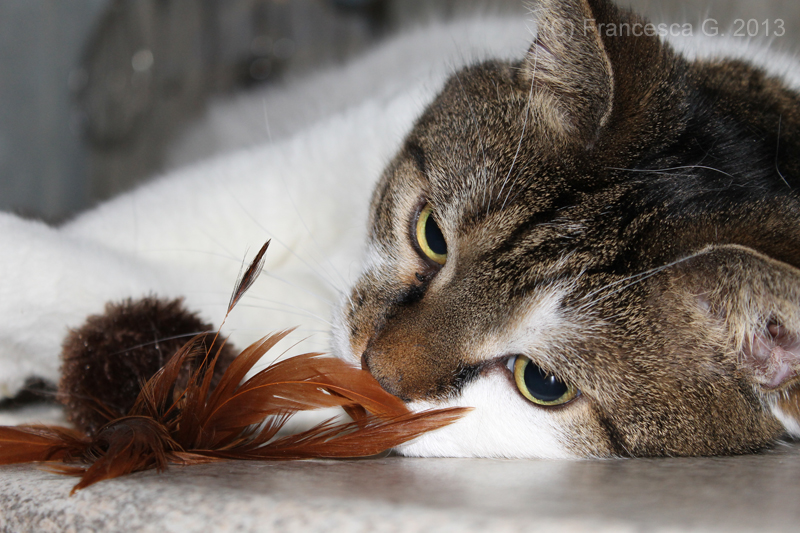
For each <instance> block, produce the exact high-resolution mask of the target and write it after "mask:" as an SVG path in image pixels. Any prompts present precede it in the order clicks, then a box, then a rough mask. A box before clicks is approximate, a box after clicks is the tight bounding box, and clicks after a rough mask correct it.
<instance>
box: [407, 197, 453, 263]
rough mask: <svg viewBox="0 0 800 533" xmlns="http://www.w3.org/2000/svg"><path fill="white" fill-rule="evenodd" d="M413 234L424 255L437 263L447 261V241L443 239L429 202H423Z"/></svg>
mask: <svg viewBox="0 0 800 533" xmlns="http://www.w3.org/2000/svg"><path fill="white" fill-rule="evenodd" d="M414 234H415V237H416V240H417V246H418V247H419V249H420V251H421V252H422V254H423V255H424V256H425V257H427V258H428V259H430V260H431V261H433V262H434V263H437V264H439V265H443V264H444V263H445V261H447V241H445V240H444V234H443V233H442V230H441V229H440V228H439V224H437V223H436V219H435V218H434V216H433V207H431V204H425V207H423V208H422V210H421V211H420V212H419V216H418V217H417V223H416V225H415V227H414Z"/></svg>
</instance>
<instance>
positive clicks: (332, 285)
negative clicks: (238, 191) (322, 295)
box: [228, 190, 343, 294]
mask: <svg viewBox="0 0 800 533" xmlns="http://www.w3.org/2000/svg"><path fill="white" fill-rule="evenodd" d="M228 192H229V193H230V195H231V197H232V198H233V201H234V202H236V204H237V205H238V206H239V208H240V209H241V210H242V212H243V213H245V215H247V217H248V218H249V219H250V220H251V221H252V222H253V223H254V224H255V225H256V226H258V228H259V229H260V230H261V231H263V232H264V233H265V234H267V235H268V236H269V237H270V239H272V240H273V241H274V242H275V243H276V244H278V245H280V246H282V247H283V248H284V249H285V250H286V251H287V252H289V253H290V254H291V255H292V256H293V257H295V258H296V259H297V260H298V261H300V262H301V263H302V264H303V265H305V266H306V267H307V268H308V269H309V270H310V271H311V272H313V273H314V274H315V275H316V276H317V277H318V278H319V279H320V280H321V281H322V282H324V283H325V284H327V285H328V286H329V287H330V288H332V289H333V290H334V291H335V292H336V293H339V294H341V293H342V292H343V291H342V289H341V288H339V287H338V286H337V285H336V283H334V281H333V280H332V279H330V278H328V277H327V276H323V275H322V273H320V272H319V271H317V270H316V269H315V268H314V267H313V266H311V265H310V264H309V263H308V261H306V260H305V259H303V258H302V257H301V256H300V255H299V254H298V253H297V252H295V251H294V250H293V249H292V247H290V246H289V245H288V244H286V243H285V242H283V241H282V240H281V239H280V238H279V237H277V236H276V235H275V234H274V233H272V232H271V231H269V230H268V229H267V228H265V227H264V225H263V224H261V222H260V221H259V220H258V219H257V218H256V217H254V216H253V214H252V213H250V211H248V210H247V209H246V208H245V206H244V205H242V202H241V201H240V200H239V198H237V197H236V195H235V194H233V192H231V191H230V190H229V191H228ZM320 268H321V267H320ZM323 273H325V274H327V272H324V270H323Z"/></svg>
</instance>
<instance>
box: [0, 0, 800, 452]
mask: <svg viewBox="0 0 800 533" xmlns="http://www.w3.org/2000/svg"><path fill="white" fill-rule="evenodd" d="M534 14H535V18H536V30H535V35H533V36H531V35H528V36H527V40H528V42H527V43H526V44H525V46H524V48H523V49H522V50H521V51H520V53H519V54H518V55H517V57H516V58H512V57H508V56H506V57H505V58H502V57H501V59H492V60H488V61H484V62H477V61H472V62H467V61H462V63H467V66H466V68H464V69H462V70H457V72H456V73H455V74H454V75H453V76H452V77H450V78H449V79H447V80H446V81H445V80H444V76H443V73H444V72H446V71H447V69H445V70H442V71H440V72H438V73H437V74H435V75H433V76H432V78H429V79H434V80H436V82H423V83H422V84H414V83H412V82H411V80H408V79H406V80H403V79H402V76H399V78H400V81H399V82H398V81H393V82H392V83H397V84H396V85H392V83H387V84H386V85H385V86H384V88H383V89H384V92H383V93H382V94H381V91H378V94H379V96H378V97H377V98H376V99H375V100H367V101H365V102H363V103H361V104H359V105H357V106H356V107H354V108H351V109H350V110H348V111H346V112H344V113H341V114H336V113H334V114H332V115H331V116H330V117H328V118H327V119H324V120H322V121H321V122H320V123H319V124H317V125H314V126H311V127H309V128H308V129H307V130H305V131H303V132H302V133H301V134H299V135H296V136H287V137H286V138H284V139H283V140H279V141H277V142H275V143H273V144H272V145H270V146H268V147H264V148H259V149H253V150H250V151H244V152H240V153H237V154H233V155H230V156H226V157H222V158H218V159H214V160H211V161H209V162H205V163H202V164H200V165H198V166H194V167H190V168H188V169H185V170H182V171H178V172H176V173H174V174H172V175H171V176H169V177H168V178H166V179H164V180H162V181H160V182H157V183H155V184H153V185H150V186H147V187H145V188H143V189H141V190H139V191H136V192H134V193H132V194H129V195H127V196H123V197H121V198H119V199H117V200H114V201H112V202H110V203H108V204H106V205H104V206H101V207H100V208H98V209H96V210H94V211H93V212H90V213H87V214H86V215H83V216H82V217H80V218H78V219H77V220H76V221H74V222H72V223H70V224H68V225H66V226H64V227H62V228H48V227H45V226H43V225H38V224H35V223H31V222H27V221H21V220H18V219H15V218H13V217H11V216H4V217H2V218H0V225H1V226H3V227H0V244H2V245H3V249H4V250H7V251H11V252H12V253H9V254H8V257H5V258H4V260H3V263H7V264H3V266H2V267H0V268H2V269H3V270H2V272H0V274H2V275H1V276H0V279H2V280H3V281H2V284H3V285H2V286H0V288H1V289H2V290H0V302H2V306H3V318H4V319H6V318H7V319H8V320H7V323H3V324H2V325H0V328H2V329H0V357H2V359H1V360H0V384H2V386H4V387H5V389H4V390H3V391H2V392H3V393H4V394H6V395H10V394H13V393H14V392H16V391H17V390H19V388H20V387H21V386H22V385H23V384H24V380H25V379H26V378H28V377H30V376H32V375H38V376H42V377H45V378H48V379H53V377H54V376H55V375H57V361H56V358H55V355H54V353H53V352H54V348H55V347H56V346H57V344H58V340H59V339H60V337H61V336H63V331H64V327H65V326H74V325H76V324H77V323H79V322H80V320H81V317H85V316H86V315H87V314H89V313H91V312H97V311H98V310H99V308H100V307H101V306H102V303H103V302H105V301H107V300H109V299H114V298H121V297H127V296H131V295H138V294H142V293H147V292H151V291H152V292H155V293H158V294H159V295H163V296H167V297H170V296H184V297H185V298H186V300H187V303H188V305H189V307H193V308H196V309H199V310H201V311H202V315H203V318H204V319H217V320H219V317H220V316H221V315H222V311H221V309H222V308H224V307H225V305H226V304H227V300H226V299H225V298H224V296H223V295H224V289H223V288H224V287H225V286H226V285H227V284H229V283H230V280H231V279H232V278H233V277H235V271H236V268H237V267H238V259H239V258H238V255H237V253H240V251H241V249H242V248H243V247H244V246H245V245H246V244H248V243H249V244H251V245H253V246H255V244H256V243H258V242H260V240H263V239H259V238H258V235H259V234H264V233H271V234H273V235H274V240H275V241H277V243H279V244H281V245H284V246H285V248H284V251H282V252H281V253H278V254H273V255H272V257H270V258H269V263H268V264H267V271H268V273H269V274H270V275H271V277H272V279H271V280H269V283H268V286H267V283H266V282H264V281H263V280H262V282H261V283H260V284H259V285H258V286H257V287H256V288H260V292H258V293H256V294H255V296H254V297H252V300H251V302H252V303H254V304H255V305H256V307H254V308H252V309H247V312H246V313H242V314H240V315H237V314H235V313H234V315H232V317H231V320H232V322H231V325H230V326H229V327H230V328H231V330H232V331H233V333H234V340H235V341H236V342H237V343H242V342H243V341H245V340H246V339H247V337H248V335H257V334H260V333H261V334H263V333H264V331H263V328H264V324H269V327H270V328H277V327H282V326H283V325H284V324H285V323H286V322H287V320H288V321H289V322H291V321H292V320H294V321H298V320H302V319H303V318H304V317H298V316H292V315H290V313H292V312H295V311H296V312H299V313H305V312H308V311H310V312H313V313H314V314H317V315H319V314H322V313H324V309H325V308H326V307H328V306H329V305H330V304H331V302H330V298H329V299H328V300H327V301H317V299H318V298H323V296H324V295H330V294H331V292H335V290H336V289H331V288H330V287H326V286H325V285H330V286H337V287H338V290H342V288H343V287H345V288H344V290H343V296H341V297H339V300H338V303H337V304H336V305H335V306H334V307H335V309H334V313H333V316H334V318H333V322H332V324H331V332H332V336H333V339H332V347H333V351H334V353H336V354H337V355H338V356H340V357H343V358H345V359H348V360H350V361H352V362H354V363H357V364H361V365H362V367H363V368H365V369H366V370H369V371H370V372H371V373H372V374H373V376H374V377H375V378H376V379H377V380H378V381H379V382H380V383H381V385H382V386H383V387H384V388H385V389H386V390H387V391H389V392H391V393H393V394H395V395H397V396H398V397H400V398H401V399H403V400H405V401H406V402H408V403H409V405H410V406H411V407H412V408H413V409H414V410H423V409H428V408H432V407H443V406H450V405H458V406H469V407H474V408H475V409H474V411H472V412H471V413H470V414H469V415H467V416H466V417H464V418H463V419H462V420H460V421H459V422H457V423H455V424H454V425H452V426H450V427H447V428H444V429H442V430H438V431H436V432H433V433H429V434H426V435H423V436H422V437H420V438H418V439H416V440H414V441H412V442H411V443H409V444H407V445H404V446H402V447H401V448H400V449H399V450H398V451H399V452H400V453H402V454H406V455H415V456H432V455H444V456H484V457H543V458H576V457H609V456H659V455H712V454H730V453H746V452H753V451H757V450H760V449H762V448H764V447H765V446H767V445H769V444H771V443H774V442H776V441H777V440H778V439H780V438H782V437H784V436H787V435H791V436H795V437H797V436H800V386H799V385H800V340H799V339H800V271H798V270H797V267H798V266H800V265H799V264H798V263H799V262H800V257H798V255H797V252H796V251H795V249H796V248H797V244H798V235H797V231H798V230H797V229H796V228H797V227H798V224H797V222H798V213H799V212H798V207H799V206H798V199H797V195H796V192H795V187H796V180H797V178H796V176H797V175H798V170H800V169H799V168H798V164H800V160H798V158H797V156H796V154H797V153H798V148H800V146H798V144H800V136H799V135H798V129H797V128H798V124H800V117H798V110H800V106H798V103H800V95H798V93H797V90H798V88H800V82H799V81H798V79H797V77H796V75H795V74H793V73H792V72H793V70H794V71H796V67H797V64H796V63H795V62H793V61H792V60H791V59H787V58H784V57H779V56H777V55H774V54H771V53H770V52H768V51H764V50H762V49H758V48H747V47H737V46H735V45H733V44H730V43H728V44H725V45H723V46H721V47H720V45H717V44H714V45H711V46H707V45H708V43H707V42H706V41H705V40H702V39H697V40H687V39H680V38H679V37H674V38H673V37H669V36H668V37H669V39H668V40H669V41H671V42H672V44H670V43H669V42H667V40H666V39H661V38H660V36H658V35H655V34H653V32H647V31H636V30H635V29H636V28H639V29H642V28H645V27H647V22H646V21H645V20H644V19H642V18H640V17H639V16H637V15H636V14H634V13H632V12H630V11H627V10H622V9H619V8H617V7H615V6H614V5H613V4H612V3H611V2H610V1H608V0H542V1H541V2H539V4H537V6H536V8H535V10H534ZM506 24H509V26H507V27H513V25H511V23H510V22H506ZM517 27H518V28H519V27H520V25H518V26H517ZM500 33H501V34H502V35H500V36H498V41H497V42H498V43H503V47H504V48H503V50H504V51H506V52H507V48H505V47H506V46H509V45H510V47H512V48H513V44H514V43H515V42H518V41H517V39H518V35H513V33H511V32H508V31H506V32H505V33H503V32H502V31H501V32H500ZM531 40H532V44H531V42H530V41H531ZM718 48H722V49H723V51H724V52H725V55H727V56H728V58H727V59H720V58H718V57H717V50H716V49H718ZM393 50H394V51H392V52H387V54H392V53H395V52H396V51H397V49H393ZM526 50H527V51H526ZM376 57H377V56H376ZM389 57H390V55H387V56H386V58H387V59H388V58H389ZM743 58H744V59H743ZM753 58H762V59H764V58H766V62H764V63H762V64H760V65H756V64H754V63H753V62H752V60H753ZM748 60H749V61H748ZM451 66H452V64H451ZM450 71H451V72H452V69H450ZM434 85H440V86H439V87H437V89H440V91H439V92H438V94H437V95H435V96H434V94H433V93H434V92H435V91H434V90H432V86H434ZM441 85H443V87H442V86H441ZM425 103H427V105H425V106H423V105H422V104H425ZM267 104H268V101H267ZM268 107H269V105H267V108H268ZM409 130H410V133H407V134H405V136H403V135H402V134H404V133H405V132H408V131H409ZM378 132H380V134H378ZM398 146H399V147H400V148H399V151H397V147H398ZM394 152H397V153H396V155H395V156H394V157H393V158H392V157H391V154H392V153H394ZM386 161H389V163H388V166H387V167H386V169H385V170H384V172H383V174H382V175H381V177H380V179H379V180H378V183H377V186H376V187H375V188H374V192H373V193H372V196H371V200H368V197H367V194H366V191H367V190H368V189H369V188H370V186H369V184H370V182H371V181H374V176H377V175H378V174H379V170H378V167H380V166H382V165H383V163H385V162H386ZM232 176H234V177H235V178H234V177H232ZM267 178H273V179H267ZM367 206H368V207H369V211H368V213H367V212H366V208H367ZM298 215H299V216H298ZM361 217H364V218H366V219H367V220H368V221H369V222H368V229H367V232H366V233H367V234H366V236H360V238H362V239H365V241H366V251H365V253H364V256H363V257H364V259H363V261H362V266H361V267H360V274H358V275H357V279H356V281H355V282H354V283H353V284H352V285H350V284H348V283H347V278H348V277H349V276H350V274H351V271H352V270H354V269H357V267H356V265H355V263H354V258H355V257H356V255H357V249H358V244H357V241H358V238H354V237H358V234H359V233H360V232H359V231H358V229H357V228H358V222H357V221H358V220H359V219H360V218H361ZM299 221H302V223H301V222H299ZM29 240H32V242H29ZM3 241H4V242H3ZM220 250H222V251H223V253H220ZM308 250H311V251H308ZM209 251H213V252H214V253H209ZM215 254H216V255H215ZM306 254H309V255H308V256H306ZM305 257H310V259H306V258H305ZM297 263H300V264H301V265H302V268H301V269H299V270H298V269H295V265H296V264H297ZM320 273H322V275H323V276H328V279H327V280H326V281H324V282H321V281H319V278H318V277H317V276H318V275H319V274H320ZM340 276H341V277H340ZM322 283H325V285H323V284H322ZM306 290H308V291H309V292H304V291H306ZM199 291H207V292H199ZM312 292H313V294H312ZM212 302H213V303H212ZM267 302H268V303H267ZM287 305H291V306H294V307H291V308H286V307H283V310H282V311H276V312H275V313H273V314H272V315H270V316H265V315H266V312H267V310H265V307H266V306H272V307H274V306H278V307H280V306H287ZM237 317H239V318H237ZM4 322H5V321H4ZM154 340H155V339H154Z"/></svg>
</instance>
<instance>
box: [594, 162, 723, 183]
mask: <svg viewBox="0 0 800 533" xmlns="http://www.w3.org/2000/svg"><path fill="white" fill-rule="evenodd" d="M694 169H701V170H710V171H712V172H718V173H719V174H722V175H723V176H727V177H729V178H731V179H734V180H735V179H736V176H734V175H732V174H729V173H727V172H725V171H724V170H720V169H718V168H714V167H709V166H705V165H684V166H680V167H671V168H655V169H639V168H616V167H606V170H618V171H621V172H640V173H643V174H649V173H653V174H657V173H661V174H666V173H668V172H670V171H672V170H694Z"/></svg>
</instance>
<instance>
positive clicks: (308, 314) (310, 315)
mask: <svg viewBox="0 0 800 533" xmlns="http://www.w3.org/2000/svg"><path fill="white" fill-rule="evenodd" d="M237 307H248V308H250V309H261V310H263V311H279V312H281V313H286V314H288V315H295V316H302V317H306V318H313V319H314V320H318V321H320V322H323V323H325V324H327V325H329V326H331V327H333V324H332V323H331V322H330V321H328V320H325V319H324V318H322V317H321V316H319V315H315V314H314V313H311V312H308V311H302V310H300V311H287V310H285V309H280V308H278V307H268V306H265V305H255V304H243V303H240V304H239V305H238V306H237Z"/></svg>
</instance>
